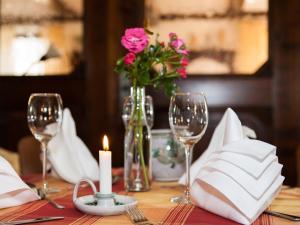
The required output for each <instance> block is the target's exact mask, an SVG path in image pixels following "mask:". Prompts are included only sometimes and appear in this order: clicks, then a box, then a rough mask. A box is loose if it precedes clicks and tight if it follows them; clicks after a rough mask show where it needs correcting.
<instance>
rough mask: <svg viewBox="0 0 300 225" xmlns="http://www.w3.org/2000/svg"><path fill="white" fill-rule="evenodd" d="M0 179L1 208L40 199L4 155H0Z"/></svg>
mask: <svg viewBox="0 0 300 225" xmlns="http://www.w3.org/2000/svg"><path fill="white" fill-rule="evenodd" d="M0 180H1V185H0V209H1V208H7V207H12V206H18V205H22V204H25V203H27V202H32V201H35V200H39V199H40V198H39V196H38V195H37V194H36V193H35V192H34V191H33V190H32V189H31V188H30V187H29V186H28V185H27V184H25V183H24V182H23V181H22V180H21V178H20V177H19V175H18V174H17V173H16V171H15V170H14V169H13V168H12V166H11V165H10V164H9V162H7V161H6V160H5V159H4V158H3V157H2V156H0Z"/></svg>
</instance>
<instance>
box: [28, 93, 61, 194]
mask: <svg viewBox="0 0 300 225" xmlns="http://www.w3.org/2000/svg"><path fill="white" fill-rule="evenodd" d="M62 107H63V106H62V100H61V97H60V95H59V94H56V93H34V94H31V95H30V97H29V100H28V107H27V122H28V127H29V129H30V131H31V133H32V134H33V136H34V137H35V139H37V140H38V141H39V142H40V143H41V149H42V153H43V156H42V162H43V189H44V192H47V191H48V185H47V178H46V168H47V165H46V163H47V145H48V142H49V141H50V140H51V139H52V138H53V137H54V136H55V135H56V134H57V132H58V131H59V129H60V127H61V123H62V117H63V115H62Z"/></svg>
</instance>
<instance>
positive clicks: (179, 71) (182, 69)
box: [177, 68, 187, 79]
mask: <svg viewBox="0 0 300 225" xmlns="http://www.w3.org/2000/svg"><path fill="white" fill-rule="evenodd" d="M177 73H179V75H180V76H181V78H183V79H185V78H187V76H186V70H185V68H179V69H177Z"/></svg>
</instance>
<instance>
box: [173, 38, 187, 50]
mask: <svg viewBox="0 0 300 225" xmlns="http://www.w3.org/2000/svg"><path fill="white" fill-rule="evenodd" d="M171 46H172V47H173V48H175V49H176V50H179V49H180V48H182V47H183V48H184V41H183V40H182V39H180V38H178V39H175V40H173V41H171Z"/></svg>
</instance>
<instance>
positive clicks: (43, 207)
mask: <svg viewBox="0 0 300 225" xmlns="http://www.w3.org/2000/svg"><path fill="white" fill-rule="evenodd" d="M122 189H123V182H121V181H120V182H117V183H116V184H115V185H113V191H114V192H119V191H121V190H122ZM71 192H72V191H68V193H67V195H65V196H63V197H60V198H56V199H55V201H56V202H57V203H59V204H62V205H64V206H65V209H63V210H61V209H56V208H54V207H53V206H52V205H50V204H49V203H46V202H45V201H38V202H34V203H30V205H29V206H27V207H26V208H25V209H24V210H23V212H22V213H20V214H19V213H16V212H14V211H13V212H10V213H9V215H6V217H7V218H6V221H7V219H8V220H12V219H14V220H15V219H18V220H19V219H29V218H36V217H43V216H63V217H65V219H64V220H58V221H53V222H44V223H42V224H44V225H46V224H49V225H50V224H53V225H55V224H84V225H89V224H93V223H94V222H95V221H97V220H98V219H100V218H101V217H100V216H92V215H86V214H84V213H82V212H80V211H79V210H77V209H76V208H75V207H74V205H73V201H72V194H71ZM79 192H80V195H87V194H91V192H92V190H91V188H90V187H85V188H82V190H80V191H79ZM36 224H38V223H36Z"/></svg>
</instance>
